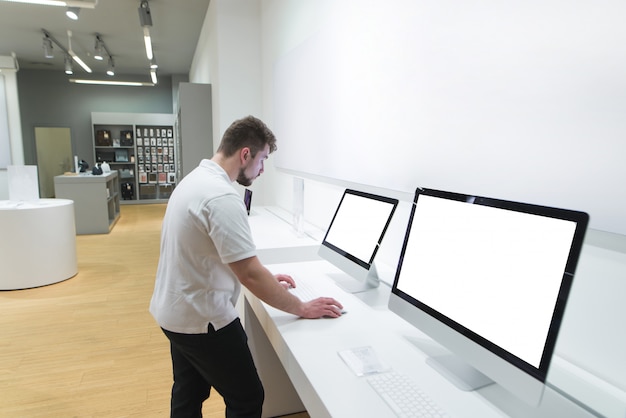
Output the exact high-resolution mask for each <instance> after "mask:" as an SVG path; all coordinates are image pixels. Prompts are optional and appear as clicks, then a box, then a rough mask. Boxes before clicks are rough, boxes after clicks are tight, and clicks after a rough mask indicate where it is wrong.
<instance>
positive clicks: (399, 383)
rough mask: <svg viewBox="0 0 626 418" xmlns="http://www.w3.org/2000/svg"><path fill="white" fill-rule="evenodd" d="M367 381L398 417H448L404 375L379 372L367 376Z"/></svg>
mask: <svg viewBox="0 0 626 418" xmlns="http://www.w3.org/2000/svg"><path fill="white" fill-rule="evenodd" d="M367 381H368V383H369V384H370V386H371V387H372V388H373V389H374V390H375V391H376V393H377V394H378V395H379V396H380V397H381V398H382V399H383V400H384V401H385V402H386V403H387V405H389V407H390V408H391V409H392V410H393V412H394V413H395V414H396V416H398V417H401V418H404V417H448V415H447V414H446V413H445V412H443V411H442V410H441V408H439V407H438V406H437V404H436V403H435V402H433V401H432V399H430V396H428V394H427V393H425V392H424V391H422V390H421V389H420V388H418V387H417V386H416V385H415V383H413V381H412V380H411V379H409V378H408V376H406V375H403V374H401V373H397V372H388V373H380V374H375V375H372V376H369V377H367Z"/></svg>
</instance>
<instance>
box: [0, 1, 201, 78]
mask: <svg viewBox="0 0 626 418" xmlns="http://www.w3.org/2000/svg"><path fill="white" fill-rule="evenodd" d="M91 1H94V0H91ZM209 1H210V0H149V5H150V12H151V15H152V27H151V28H150V33H151V36H152V45H153V51H154V55H155V58H156V60H157V63H158V65H159V69H158V74H159V75H172V74H185V75H186V74H188V73H189V68H190V66H191V61H192V59H193V54H194V52H195V48H196V44H197V41H198V36H199V35H200V30H201V28H202V24H203V22H204V17H205V15H206V11H207V8H208V6H209ZM139 3H140V1H139V0H99V1H98V2H97V4H96V7H95V8H93V9H89V8H82V9H81V11H80V15H79V19H78V21H72V20H70V19H68V18H67V17H66V16H65V8H63V7H50V6H38V5H29V4H20V3H11V2H6V1H0V55H11V53H13V52H14V53H15V54H16V55H17V60H18V63H19V67H20V68H22V69H49V70H58V71H63V69H64V61H63V53H62V51H61V50H60V49H59V48H58V47H56V45H55V46H54V48H53V51H54V58H52V59H46V58H44V54H43V46H42V44H43V41H42V40H43V33H42V29H46V30H47V31H48V32H50V34H51V35H52V36H54V37H55V38H56V39H57V40H58V41H59V43H61V44H62V45H63V46H64V47H65V48H68V35H67V31H68V30H71V32H72V50H73V51H74V52H75V53H76V54H77V55H78V56H79V57H80V58H81V59H82V60H83V61H85V63H87V65H88V66H89V67H91V69H92V70H93V73H92V74H88V73H86V72H85V71H84V70H83V69H82V68H80V66H79V65H77V64H74V76H80V77H81V78H97V79H102V78H106V77H107V76H106V75H105V71H106V69H107V62H106V60H105V61H96V60H95V59H94V58H93V52H94V45H95V34H96V33H99V34H100V36H101V39H102V40H103V41H104V43H105V44H106V47H107V49H108V50H109V52H110V53H111V55H112V56H113V60H114V62H115V73H116V75H115V77H114V78H117V79H123V76H124V75H133V76H134V75H145V76H146V79H147V80H149V62H148V59H147V58H146V53H145V48H144V43H143V29H142V27H141V26H140V23H139V11H138V9H139Z"/></svg>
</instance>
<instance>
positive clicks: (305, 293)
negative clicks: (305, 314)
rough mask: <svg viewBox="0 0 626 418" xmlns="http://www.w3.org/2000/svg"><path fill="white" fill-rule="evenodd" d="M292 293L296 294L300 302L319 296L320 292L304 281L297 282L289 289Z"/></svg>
mask: <svg viewBox="0 0 626 418" xmlns="http://www.w3.org/2000/svg"><path fill="white" fill-rule="evenodd" d="M289 292H291V294H292V295H294V296H297V297H298V299H300V300H301V301H302V302H308V301H310V300H313V299H317V298H318V297H320V296H321V295H320V293H319V291H318V290H317V289H315V288H313V287H311V286H309V285H307V284H306V283H304V282H299V283H297V284H296V287H294V288H291V289H289Z"/></svg>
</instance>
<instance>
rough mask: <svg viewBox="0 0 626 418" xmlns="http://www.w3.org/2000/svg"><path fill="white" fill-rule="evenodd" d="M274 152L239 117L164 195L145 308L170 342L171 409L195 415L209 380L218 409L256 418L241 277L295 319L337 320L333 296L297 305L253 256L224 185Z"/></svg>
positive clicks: (261, 128)
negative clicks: (241, 313) (240, 309)
mask: <svg viewBox="0 0 626 418" xmlns="http://www.w3.org/2000/svg"><path fill="white" fill-rule="evenodd" d="M275 150H276V138H275V137H274V134H273V133H272V132H271V131H270V130H269V129H268V128H267V126H266V125H265V124H264V123H263V122H262V121H260V120H259V119H257V118H255V117H252V116H248V117H246V118H243V119H240V120H237V121H235V122H233V124H232V125H231V126H230V127H229V128H228V129H227V130H226V132H225V133H224V136H223V138H222V141H221V143H220V146H219V148H218V150H217V152H216V154H215V155H214V156H213V158H212V159H211V160H206V159H205V160H202V161H201V162H200V165H199V166H198V167H197V168H195V169H194V170H193V171H192V172H191V173H189V174H188V175H187V176H186V177H185V178H184V179H183V180H182V181H181V182H180V183H179V184H178V186H177V187H176V189H175V190H174V192H173V193H172V195H171V196H170V199H169V202H168V205H167V209H166V212H165V217H164V219H163V227H162V232H161V254H160V259H159V264H158V267H157V274H156V283H155V288H154V294H153V295H152V301H151V303H150V312H151V313H152V315H153V316H154V318H155V319H156V321H157V323H158V324H159V325H160V326H161V328H162V329H163V332H164V333H165V335H166V336H167V338H168V339H169V340H170V350H171V355H172V367H173V371H174V384H173V386H172V399H171V416H172V417H201V416H202V403H203V402H204V401H205V400H206V399H207V398H208V397H209V394H210V391H211V388H215V389H216V390H217V391H218V392H219V393H220V394H221V395H222V397H223V398H224V401H225V403H226V416H227V417H259V416H260V415H261V409H262V405H263V397H264V392H263V386H262V384H261V381H260V379H259V377H258V375H257V371H256V367H255V365H254V362H253V360H252V356H251V354H250V351H249V349H248V345H247V337H246V334H245V331H244V330H243V328H242V326H241V323H240V320H239V317H238V313H237V311H236V309H235V303H236V301H237V299H238V297H239V293H240V290H241V285H244V286H246V287H247V288H248V289H249V290H250V291H251V292H252V293H254V294H255V295H256V296H257V297H258V298H260V299H261V300H263V301H264V302H266V303H268V304H270V305H271V306H273V307H275V308H277V309H281V310H283V311H286V312H289V313H293V314H295V315H298V316H301V317H303V318H319V317H322V316H326V317H331V318H336V317H339V316H340V315H341V308H343V306H342V305H341V304H340V303H339V302H338V301H336V300H334V299H332V298H318V299H316V300H313V301H310V302H307V303H303V302H302V301H300V300H299V299H298V298H297V297H295V296H293V295H292V294H290V293H289V291H288V290H286V287H289V286H294V287H295V285H296V283H295V281H294V280H293V278H292V277H290V276H288V275H276V276H274V275H273V274H272V273H270V271H269V270H267V269H266V268H265V267H263V265H262V264H261V263H260V261H259V259H258V258H257V257H256V255H255V253H256V250H255V246H254V242H253V240H252V236H251V233H250V227H249V225H248V217H247V213H246V209H245V207H244V203H243V200H242V199H241V197H240V196H239V194H238V193H237V191H236V190H235V188H234V187H233V185H232V182H233V181H237V182H238V183H239V184H241V185H243V186H249V185H251V184H252V182H253V181H254V180H255V179H256V178H257V177H258V176H259V175H260V174H261V173H263V164H264V161H265V160H266V159H267V158H268V156H269V154H270V153H272V152H273V151H275Z"/></svg>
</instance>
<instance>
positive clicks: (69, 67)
mask: <svg viewBox="0 0 626 418" xmlns="http://www.w3.org/2000/svg"><path fill="white" fill-rule="evenodd" d="M65 74H68V75H70V74H74V70H73V69H72V57H70V56H69V55H67V54H66V55H65Z"/></svg>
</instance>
